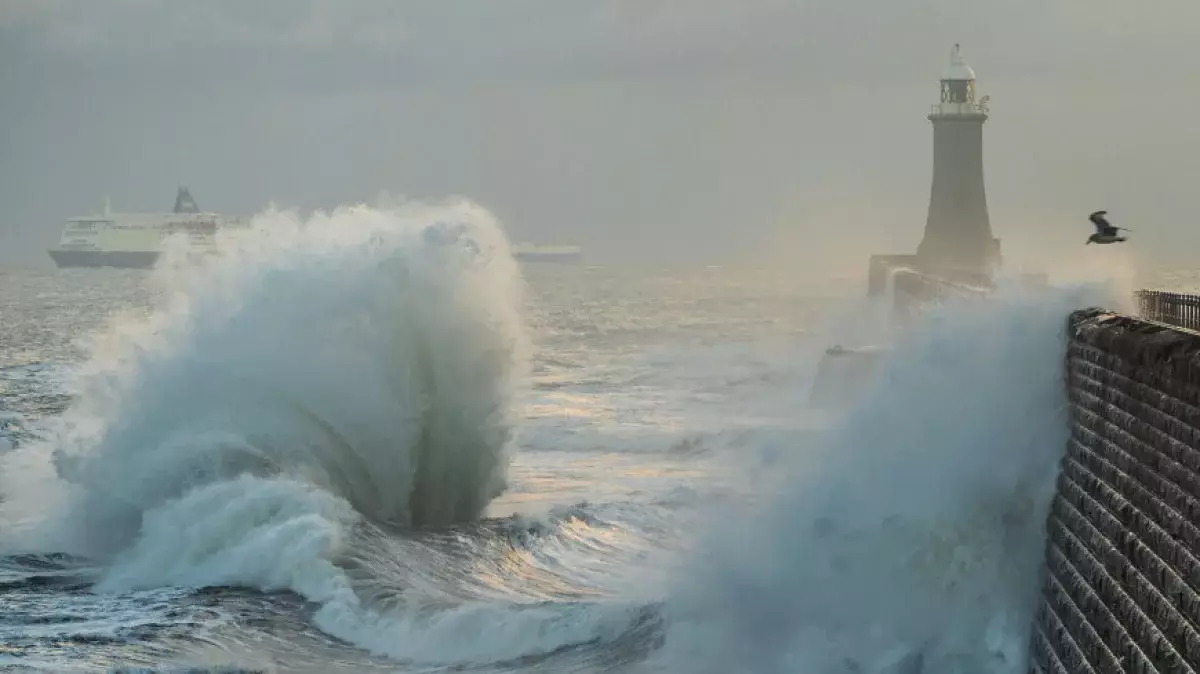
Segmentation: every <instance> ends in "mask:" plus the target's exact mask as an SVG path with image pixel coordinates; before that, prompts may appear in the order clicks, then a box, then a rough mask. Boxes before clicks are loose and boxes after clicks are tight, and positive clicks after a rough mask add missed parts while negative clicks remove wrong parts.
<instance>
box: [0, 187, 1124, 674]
mask: <svg viewBox="0 0 1200 674" xmlns="http://www.w3.org/2000/svg"><path fill="white" fill-rule="evenodd" d="M255 230H256V231H255V233H254V234H253V235H252V236H250V237H249V238H248V239H247V240H244V241H241V242H238V243H236V244H234V243H230V245H229V246H228V248H227V250H226V254H225V256H223V257H222V258H219V259H216V260H212V261H210V262H207V263H205V264H204V265H201V266H199V267H196V266H193V265H190V264H185V263H184V262H183V261H182V260H181V259H174V258H168V259H167V260H166V261H165V263H164V264H163V265H161V266H160V268H159V270H158V271H156V272H155V273H154V276H153V278H152V279H151V283H152V284H153V286H154V287H155V288H157V289H158V292H159V293H160V295H161V297H162V301H161V302H159V303H158V304H157V305H156V306H155V307H154V308H153V309H152V310H150V311H149V312H148V313H144V312H143V313H142V315H140V316H139V315H137V313H136V312H134V313H132V314H131V313H125V314H123V315H121V316H120V317H118V318H116V319H114V320H113V321H111V322H110V323H108V324H107V325H105V326H104V327H103V328H101V329H100V330H99V331H98V332H95V333H93V337H92V338H90V344H89V346H88V348H89V352H88V353H89V356H88V357H87V358H86V359H85V360H84V361H83V362H81V363H78V364H76V365H73V366H71V367H69V368H59V367H57V366H55V365H53V364H51V363H40V364H29V365H21V366H19V367H14V368H8V367H6V368H4V369H3V370H0V377H2V379H0V382H2V383H3V384H4V386H6V387H9V388H6V389H5V390H6V391H11V390H15V389H13V388H12V387H15V386H17V385H18V384H17V382H20V384H19V385H20V386H26V387H30V390H31V391H35V392H41V391H43V389H44V391H45V392H46V393H44V394H43V393H37V395H50V393H49V392H52V391H59V390H60V389H61V390H63V391H69V392H70V393H71V399H70V400H71V402H70V405H69V406H68V407H67V408H66V409H65V410H61V411H60V413H56V414H53V415H50V416H49V417H47V418H45V419H43V420H42V421H41V423H39V424H34V423H32V421H31V419H27V418H25V417H24V416H22V414H20V413H17V412H12V413H10V414H12V415H13V419H16V420H17V421H18V422H19V423H16V422H14V424H12V425H10V426H7V427H6V428H12V429H15V430H12V431H9V432H10V433H11V435H9V436H6V437H12V438H15V440H11V441H7V442H8V444H9V447H7V448H6V449H5V450H4V452H3V456H2V457H0V459H2V460H3V462H4V463H3V469H4V470H3V473H0V495H2V496H3V500H0V521H3V522H4V523H5V529H4V530H3V532H4V533H3V536H0V550H3V551H4V553H5V554H7V555H9V556H8V557H0V562H3V564H0V583H6V584H7V585H5V586H4V587H9V588H16V589H15V590H14V591H17V592H20V593H24V594H22V595H21V598H20V599H19V600H18V599H13V600H12V602H13V603H12V606H18V605H19V606H23V607H26V608H23V609H21V610H22V611H24V612H25V613H22V614H21V615H25V614H26V613H27V614H28V616H29V617H28V618H25V619H21V620H16V621H15V622H12V624H9V623H4V622H3V621H0V638H2V639H5V640H6V641H8V642H12V643H16V644H21V646H20V648H23V649H26V650H25V651H23V652H24V653H26V655H23V656H22V657H24V658H25V659H24V660H21V662H23V663H28V662H31V661H32V660H31V659H30V658H33V657H35V656H36V657H43V654H44V653H46V652H52V651H53V648H56V647H55V646H52V644H56V643H61V642H63V640H64V639H66V640H70V639H79V640H82V641H81V643H85V644H92V645H89V646H84V647H83V648H85V649H88V650H87V652H88V653H90V654H92V657H94V658H95V662H103V663H112V662H118V661H121V660H120V658H121V657H125V658H130V657H135V656H136V658H141V659H142V660H141V661H142V662H148V663H151V664H153V663H162V662H188V663H200V664H203V665H205V666H215V665H217V664H228V663H230V662H232V663H235V664H239V665H243V666H253V665H256V664H257V665H267V666H272V667H274V666H279V667H284V669H286V670H288V671H327V669H328V667H330V666H331V665H330V663H335V662H339V663H343V664H344V663H350V662H352V663H353V667H352V668H355V669H358V670H361V671H395V670H396V669H397V668H399V669H400V670H401V671H430V670H431V669H432V670H443V671H444V670H446V669H451V670H453V669H456V668H462V667H468V668H478V669H480V670H482V671H526V670H529V669H534V670H537V669H539V668H540V669H541V670H542V671H564V672H567V671H578V672H596V671H656V672H763V673H767V674H775V673H777V672H778V673H782V672H863V673H866V672H872V673H874V672H878V673H880V674H885V673H894V674H915V673H916V672H925V673H934V674H943V673H946V674H948V673H950V672H959V671H971V672H995V673H1004V674H1008V673H1010V672H1017V671H1024V663H1025V653H1024V649H1025V648H1026V640H1027V636H1028V629H1029V623H1030V618H1031V615H1032V610H1033V602H1034V597H1035V594H1036V592H1037V590H1038V583H1037V569H1038V565H1039V563H1040V558H1041V554H1042V545H1043V537H1042V523H1043V520H1044V515H1045V509H1046V507H1047V504H1048V500H1049V495H1050V490H1051V488H1052V485H1053V479H1054V475H1055V470H1056V464H1057V462H1058V459H1059V456H1060V452H1061V450H1062V447H1063V443H1064V440H1065V433H1066V425H1065V416H1064V413H1065V410H1064V406H1065V400H1064V399H1063V392H1062V390H1061V388H1062V385H1061V377H1062V372H1061V367H1062V353H1063V351H1062V350H1063V340H1064V335H1063V330H1064V327H1065V320H1066V315H1067V313H1068V312H1069V311H1070V310H1072V309H1074V308H1078V307H1082V306H1087V305H1092V304H1103V305H1107V306H1117V305H1118V304H1119V303H1118V302H1117V301H1116V299H1115V298H1116V297H1118V296H1119V293H1118V294H1114V292H1115V289H1114V288H1112V287H1110V286H1109V285H1106V284H1076V285H1070V286H1058V287H1052V288H1048V289H1044V290H1038V291H1031V290H1023V289H1021V288H1020V287H1019V285H1018V284H1016V283H1013V284H1002V287H1001V289H1000V291H999V292H997V293H996V294H995V295H994V296H993V297H990V298H989V299H987V300H986V301H957V302H951V303H949V304H947V305H944V306H941V307H938V308H936V309H933V310H931V311H930V312H928V313H926V314H924V315H922V316H921V317H920V318H919V319H918V320H917V321H915V322H914V323H912V324H911V325H908V326H907V328H906V329H904V330H897V329H895V328H894V327H893V326H890V325H889V322H888V320H887V318H886V311H887V308H888V307H887V305H888V302H887V301H886V300H884V301H879V300H869V299H865V298H862V297H861V296H859V295H857V290H858V289H857V288H856V289H855V291H856V294H855V296H853V297H849V298H842V299H840V300H838V301H835V302H832V303H831V302H828V301H817V300H816V299H814V297H815V296H816V294H815V293H813V294H812V295H806V293H809V292H811V291H810V290H808V289H796V288H788V287H784V286H781V285H780V283H779V281H777V280H766V281H763V280H761V279H759V280H755V281H753V282H752V281H751V280H748V277H736V278H737V280H736V281H731V280H730V279H729V278H724V277H720V276H719V274H720V273H722V272H719V271H713V270H709V271H707V272H704V273H693V274H692V275H690V276H686V277H685V276H683V275H677V276H672V275H670V274H664V275H663V276H662V277H661V278H659V279H657V280H654V281H651V280H648V279H647V278H631V277H629V275H622V274H612V275H610V276H601V275H600V272H597V271H593V270H587V269H578V268H573V269H572V270H569V271H560V272H547V271H543V272H539V273H541V274H543V275H544V276H543V277H542V280H541V282H542V283H543V287H542V288H541V291H540V292H541V295H539V297H538V300H537V301H538V302H543V303H546V305H545V306H547V307H551V308H550V309H546V308H543V309H541V310H540V311H541V313H540V314H538V319H539V322H537V324H536V326H535V325H534V323H535V322H534V321H532V320H531V318H530V315H529V310H530V307H531V306H534V305H536V304H537V302H534V303H533V304H532V305H531V304H530V296H529V295H530V294H529V292H528V291H529V288H528V287H527V285H526V280H525V279H523V278H522V274H521V271H520V270H519V268H518V267H517V264H516V262H515V261H514V260H513V258H512V256H511V254H510V253H509V251H508V246H507V243H506V240H505V235H504V233H503V231H502V229H501V227H500V225H499V224H498V223H497V222H496V221H495V219H494V218H493V217H492V216H491V215H490V214H488V213H487V212H486V211H485V210H483V209H481V208H479V207H477V206H474V205H472V204H470V203H467V202H451V203H446V204H435V205H427V204H415V203H406V202H401V203H397V204H390V205H385V206H380V207H378V208H368V207H362V206H359V207H348V208H341V209H337V210H335V211H333V212H331V213H328V214H322V213H318V214H316V215H314V216H313V217H311V218H307V219H302V218H299V217H297V216H296V215H295V214H293V213H288V212H280V211H268V212H267V213H264V214H262V215H260V216H258V218H256V221H255ZM555 274H560V276H556V275H555ZM93 278H94V277H93ZM138 282H139V283H141V281H138ZM622 284H625V285H622ZM706 284H707V285H706ZM798 287H800V286H798ZM826 299H829V298H826ZM833 344H843V345H846V346H862V345H881V346H885V347H888V348H889V349H890V353H888V355H886V357H884V358H883V360H882V367H881V370H880V371H879V372H878V374H877V376H876V377H875V378H874V379H873V380H872V382H871V384H870V385H869V386H868V388H867V390H866V391H865V392H864V394H863V396H862V397H861V398H859V399H858V400H857V401H856V402H854V403H853V404H851V405H850V406H849V407H848V408H846V409H843V410H839V411H837V412H836V413H834V414H832V415H831V414H826V413H824V412H821V411H819V410H812V409H808V408H807V407H806V402H805V401H806V398H807V394H808V392H809V390H810V388H811V385H812V383H813V382H812V375H813V373H814V372H815V371H816V369H817V368H816V365H817V362H818V360H819V358H820V355H821V353H822V352H823V350H824V348H825V347H828V346H831V345H833ZM531 357H532V359H533V360H535V361H536V367H535V368H533V369H532V373H531V368H530V367H529V365H530V361H531ZM22 390H24V389H22ZM54 395H61V394H59V393H54ZM5 400H6V401H9V402H11V401H16V402H17V403H21V401H22V400H24V398H18V397H14V396H9V397H6V398H5ZM6 404H8V403H6ZM22 404H23V403H22ZM21 409H23V410H25V411H26V412H28V413H30V414H32V413H33V412H34V411H35V410H36V409H37V407H23V408H21ZM39 427H40V428H42V429H43V430H29V429H36V428H39ZM518 444H521V447H522V451H521V452H519V453H517V452H516V451H515V449H516V447H517V445H518ZM516 510H520V511H521V512H522V513H524V514H522V515H520V516H512V517H505V516H504V515H505V514H507V513H508V512H514V511H516ZM18 552H20V553H34V554H33V555H32V556H14V555H13V553H18ZM60 553H70V554H71V555H74V556H76V557H72V558H61V556H60ZM50 579H54V580H50ZM58 579H62V580H58ZM55 583H67V587H70V588H73V589H72V592H73V591H74V589H79V588H83V589H85V590H86V592H85V593H83V594H71V593H70V592H66V593H56V592H55V591H53V590H50V591H47V590H45V588H46V587H50V588H54V587H57V586H56V585H54V584H55ZM218 588H233V589H228V590H220V591H218ZM277 591H283V592H284V593H285V594H283V595H279V594H274V593H276V592H277ZM222 592H227V593H231V594H228V595H227V594H222ZM214 593H216V594H214ZM289 593H290V594H289ZM4 597H5V595H2V594H0V602H2V601H7V600H6V599H4ZM81 597H86V598H87V599H86V601H85V600H84V599H82V598H81ZM287 597H299V599H298V600H294V599H288V598H287ZM295 601H299V602H300V604H299V605H297V604H295V603H294V602H295ZM64 612H65V613H66V614H70V615H71V616H76V617H73V618H71V619H65V620H64V619H62V618H61V616H63V615H64ZM79 616H84V617H86V619H85V618H84V617H79ZM22 620H24V622H22ZM56 621H57V622H56ZM45 625H52V626H54V627H53V628H46V627H44V626H45ZM260 625H261V626H260ZM276 632H278V633H279V634H281V635H283V636H280V637H278V638H276V637H270V636H269V635H270V634H273V633H276ZM146 634H151V635H152V636H151V637H146V636H145V635H146ZM97 635H100V636H97ZM101 637H102V638H104V639H110V640H112V641H111V643H112V645H111V646H105V647H104V648H99V647H96V646H95V645H94V643H95V639H98V638H101ZM331 637H332V639H331ZM88 640H90V641H88ZM147 642H148V643H151V644H154V646H153V647H147V646H144V645H143V644H145V643H147ZM105 643H109V642H105ZM48 644H50V645H48ZM105 648H110V649H111V650H104V649H105ZM155 648H161V649H162V650H161V651H157V650H154V649H155ZM48 649H49V650H48ZM147 649H148V650H147ZM114 654H115V655H114ZM45 657H47V658H49V659H48V660H47V662H49V663H50V665H49V669H51V670H52V671H55V670H54V667H55V666H58V665H60V664H61V663H62V662H65V660H63V659H61V658H58V659H56V657H57V656H55V657H51V656H45ZM281 663H282V664H281ZM347 666H350V665H347Z"/></svg>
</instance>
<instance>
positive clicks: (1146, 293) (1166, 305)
mask: <svg viewBox="0 0 1200 674" xmlns="http://www.w3.org/2000/svg"><path fill="white" fill-rule="evenodd" d="M1133 297H1134V300H1135V301H1136V302H1137V306H1138V313H1139V314H1141V316H1142V318H1146V319H1149V320H1152V321H1158V322H1159V323H1166V324H1168V325H1174V326H1177V327H1180V328H1187V329H1189V330H1200V295H1192V294H1188V293H1169V292H1164V291H1162V290H1138V291H1135V292H1134V293H1133Z"/></svg>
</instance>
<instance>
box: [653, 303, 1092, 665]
mask: <svg viewBox="0 0 1200 674" xmlns="http://www.w3.org/2000/svg"><path fill="white" fill-rule="evenodd" d="M1110 299H1111V296H1110V294H1109V290H1108V289H1107V288H1106V287H1092V286H1076V287H1072V288H1055V289H1047V290H1043V291H1022V290H1019V289H1015V288H1004V289H1002V290H1001V291H1000V292H999V293H998V294H997V295H996V296H994V297H992V298H991V299H989V300H988V301H986V302H952V303H950V304H947V305H945V306H942V307H940V308H938V309H936V310H934V311H932V312H931V313H930V314H928V315H926V316H925V317H924V318H923V319H922V320H921V321H920V322H919V323H918V324H917V325H915V326H913V328H912V329H911V331H910V332H908V333H906V334H904V335H903V336H902V337H900V338H899V340H898V341H897V343H896V344H895V348H894V349H893V351H892V352H891V353H890V354H889V356H888V357H887V358H886V360H885V361H884V362H883V366H882V370H881V372H880V373H879V376H878V377H877V379H876V381H875V383H874V385H873V386H872V387H871V389H870V390H869V391H867V392H866V395H865V397H864V398H863V399H862V400H860V401H859V402H858V403H857V404H856V405H855V406H854V407H853V408H852V409H851V410H849V411H848V412H847V414H846V416H845V418H844V419H843V420H842V422H841V423H840V424H839V425H837V427H836V428H835V429H834V430H832V431H830V432H829V433H828V434H825V435H822V436H821V437H820V438H819V439H817V440H815V441H813V442H811V443H810V444H809V445H807V446H796V447H793V448H792V451H791V452H790V453H789V454H788V455H787V457H788V458H786V459H783V460H780V461H779V465H778V466H777V467H778V470H779V471H781V473H782V477H781V478H780V480H779V482H780V483H781V484H782V485H783V487H782V489H781V490H780V492H779V493H777V494H776V495H775V496H773V497H771V498H769V499H767V500H766V503H767V505H766V506H765V507H764V509H763V510H762V511H761V512H758V513H756V514H755V515H754V516H753V517H751V518H750V520H749V521H747V520H746V519H745V515H744V513H741V514H739V515H738V516H737V518H736V521H735V522H732V523H730V522H727V523H725V524H724V525H723V526H720V527H718V528H717V529H716V530H715V531H714V533H713V535H712V536H710V537H709V538H708V539H706V541H705V542H704V543H703V544H702V545H701V547H700V549H699V550H698V552H697V554H696V556H695V558H694V560H693V562H692V564H691V568H690V570H689V571H688V572H687V573H685V574H683V576H682V578H681V580H680V581H679V583H678V584H677V586H676V587H675V588H674V590H673V592H672V594H671V601H670V628H669V631H668V638H667V643H666V647H665V648H664V649H663V651H662V652H661V653H660V654H659V655H658V657H656V658H655V661H654V664H655V665H657V666H659V667H660V668H662V669H666V670H668V671H692V672H735V671H737V672H755V673H760V672H761V673H775V672H779V673H783V672H830V671H857V672H864V673H867V672H870V673H875V672H879V673H884V672H895V673H897V674H901V673H908V672H917V671H920V672H927V673H928V672H934V673H939V674H940V673H949V672H995V673H1004V674H1010V673H1016V672H1024V671H1026V668H1027V663H1026V654H1025V651H1026V648H1027V638H1028V634H1029V630H1030V625H1031V619H1032V614H1033V609H1034V605H1035V600H1036V594H1037V592H1038V590H1039V583H1038V568H1039V565H1040V562H1041V555H1042V549H1043V548H1042V546H1043V540H1044V538H1043V524H1044V520H1045V514H1046V510H1047V508H1048V505H1049V500H1050V496H1051V494H1052V492H1053V482H1054V479H1055V475H1056V465H1057V462H1058V460H1059V458H1060V456H1061V452H1062V449H1063V447H1064V444H1065V441H1066V433H1067V423H1066V417H1065V407H1066V400H1065V395H1064V392H1063V384H1062V362H1063V354H1064V345H1065V335H1064V328H1065V322H1066V317H1067V314H1068V312H1069V311H1070V310H1071V309H1074V308H1079V307H1082V306H1088V305H1090V304H1093V303H1097V304H1111V302H1108V301H1107V300H1110Z"/></svg>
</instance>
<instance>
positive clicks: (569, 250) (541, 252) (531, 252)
mask: <svg viewBox="0 0 1200 674" xmlns="http://www.w3.org/2000/svg"><path fill="white" fill-rule="evenodd" d="M512 253H513V257H515V258H517V259H518V260H528V261H530V262H579V260H580V259H582V258H583V249H582V248H580V247H579V246H539V245H536V244H532V243H518V244H515V245H514V246H513V247H512Z"/></svg>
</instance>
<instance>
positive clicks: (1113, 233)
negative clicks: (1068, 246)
mask: <svg viewBox="0 0 1200 674" xmlns="http://www.w3.org/2000/svg"><path fill="white" fill-rule="evenodd" d="M1107 213H1108V211H1096V212H1095V213H1092V214H1091V215H1089V216H1088V220H1091V221H1092V224H1093V225H1095V226H1096V233H1095V234H1093V235H1091V236H1089V237H1088V240H1087V242H1088V243H1120V242H1121V241H1124V240H1125V237H1123V236H1119V235H1117V230H1123V231H1126V232H1128V231H1129V230H1128V229H1125V228H1124V227H1117V226H1115V225H1112V224H1110V223H1109V222H1108V219H1107V218H1105V217H1104V216H1105V215H1106V214H1107ZM1085 245H1086V244H1085Z"/></svg>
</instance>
